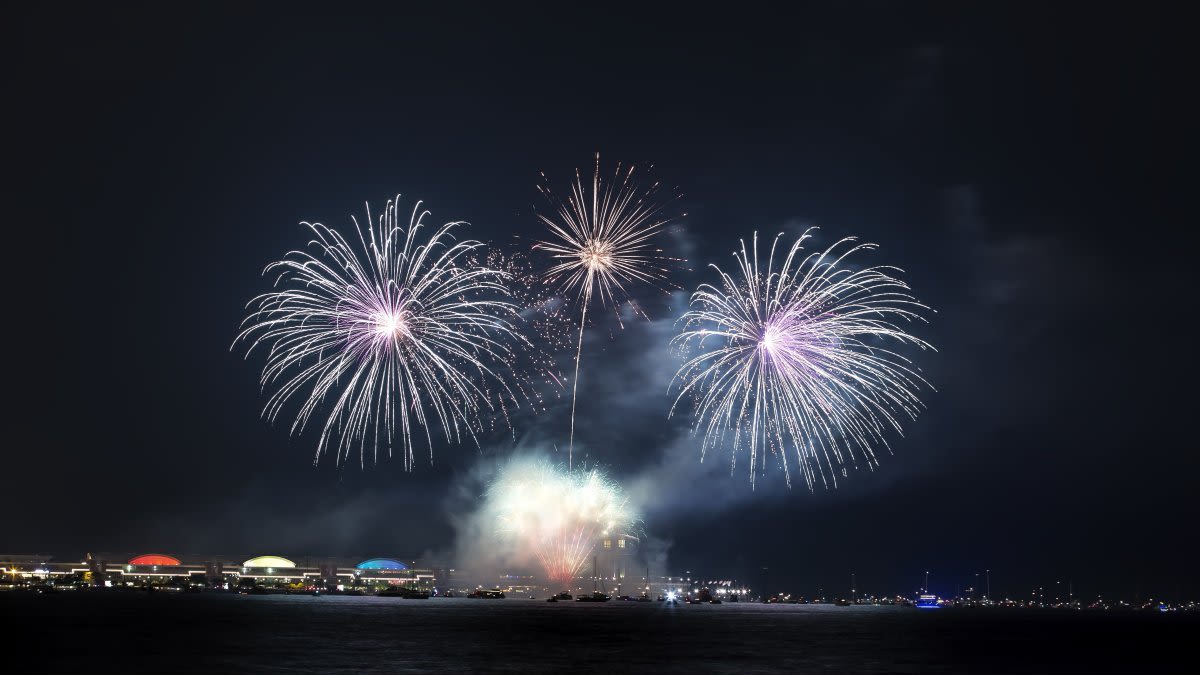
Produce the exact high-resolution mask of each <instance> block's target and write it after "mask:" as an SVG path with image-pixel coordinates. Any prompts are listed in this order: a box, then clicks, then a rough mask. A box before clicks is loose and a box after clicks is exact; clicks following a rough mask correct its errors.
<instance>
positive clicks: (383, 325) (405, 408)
mask: <svg viewBox="0 0 1200 675" xmlns="http://www.w3.org/2000/svg"><path fill="white" fill-rule="evenodd" d="M398 202H399V197H397V198H396V199H395V200H391V201H388V203H387V206H386V208H385V209H384V212H383V214H382V215H380V216H379V218H378V220H377V222H376V223H374V224H372V218H371V213H370V206H369V205H368V207H367V218H366V223H367V224H366V226H365V227H360V226H359V223H358V220H357V219H356V218H352V220H353V223H354V235H356V237H354V239H348V238H346V237H344V236H343V235H342V234H341V233H339V232H338V231H337V230H335V229H333V228H330V227H327V226H325V225H322V224H320V223H307V222H306V223H302V224H303V225H304V226H306V227H307V228H309V230H310V231H311V232H312V233H313V235H314V239H313V240H312V241H310V242H309V247H308V249H309V250H304V251H291V252H290V253H288V254H287V255H286V256H285V257H284V258H283V259H282V260H279V261H277V262H273V263H271V264H270V265H268V266H267V267H266V269H265V270H264V275H274V276H275V288H274V290H272V291H270V292H268V293H264V294H262V295H259V296H258V297H256V298H254V299H253V300H251V301H250V302H249V303H248V304H247V309H248V310H249V314H248V315H247V317H246V319H245V320H244V321H243V322H242V330H241V332H240V334H239V335H238V337H237V338H236V340H235V341H234V344H235V345H236V344H238V343H239V342H241V343H249V347H248V348H247V350H246V356H247V357H249V355H250V353H252V352H253V351H254V350H255V349H256V348H257V347H259V346H260V345H262V346H263V347H264V348H265V350H266V353H267V356H266V363H265V365H264V366H263V370H262V377H261V384H262V386H263V388H264V389H267V388H274V391H273V393H272V394H271V395H270V397H269V398H268V400H267V403H266V405H265V407H264V409H263V415H264V417H267V418H268V419H269V420H271V421H272V422H274V421H275V420H276V419H277V418H278V417H279V416H280V414H281V413H282V411H283V410H284V408H285V407H286V404H288V403H289V402H290V401H292V400H293V399H296V400H299V401H300V403H299V410H298V412H297V413H296V417H295V420H294V421H293V422H292V425H291V432H292V433H293V434H298V433H301V432H303V430H304V428H305V427H306V425H307V424H308V423H309V421H310V419H311V418H312V417H313V416H314V415H316V414H317V411H318V410H319V409H321V408H322V407H324V404H326V403H327V402H328V413H327V415H326V417H325V421H324V423H323V425H322V428H321V434H320V438H319V439H318V441H317V448H316V455H315V457H314V462H316V461H317V460H319V459H320V457H321V455H322V454H323V453H325V452H327V451H330V450H332V451H333V452H335V454H336V461H337V462H338V463H339V464H340V463H341V462H342V461H344V460H346V459H348V458H349V456H350V453H351V451H352V450H353V449H354V448H355V447H357V449H358V454H359V459H360V464H362V463H364V462H365V457H366V448H367V446H368V445H369V446H371V448H372V458H373V460H375V461H378V455H379V446H380V444H381V443H383V444H384V445H386V447H387V450H388V454H389V455H390V454H391V451H392V445H393V443H398V445H399V446H400V450H401V452H402V453H403V457H404V466H405V468H406V469H410V470H411V468H412V465H413V458H414V452H413V451H414V445H415V443H414V440H413V436H414V435H417V436H418V438H419V437H420V436H424V440H425V443H426V445H427V446H428V447H429V451H430V460H431V461H432V457H433V454H432V453H433V435H434V431H433V427H435V426H436V427H439V428H440V430H441V432H442V433H441V434H440V435H441V436H443V437H444V438H445V440H446V441H447V442H453V443H458V442H461V441H462V440H464V439H465V438H469V439H471V440H474V441H476V442H478V440H477V438H476V435H477V433H479V432H480V431H481V430H482V426H481V425H482V420H483V419H484V418H485V417H487V416H488V415H487V413H491V412H495V411H500V412H501V413H505V412H506V411H507V409H508V406H511V405H515V404H516V403H517V401H518V400H519V398H521V397H520V396H518V395H517V391H518V390H519V388H520V387H519V381H518V378H517V377H515V376H514V373H513V371H512V369H511V368H510V367H509V365H510V363H511V361H512V358H513V355H514V353H515V350H517V349H519V348H520V347H521V346H522V345H524V344H526V343H527V340H525V339H524V338H523V337H522V336H520V335H519V334H518V333H517V331H516V330H515V329H514V324H513V321H512V320H513V318H514V317H515V316H516V314H517V311H518V310H519V307H518V306H517V305H516V304H514V303H513V302H512V301H511V299H510V292H509V289H508V287H507V284H506V282H507V277H506V275H505V273H504V272H503V271H501V270H498V269H494V268H491V267H488V266H486V265H479V264H475V263H474V261H473V259H472V256H474V255H476V254H478V253H480V252H482V250H483V249H485V247H484V245H483V244H481V243H480V242H477V241H473V240H464V241H457V240H456V239H455V238H454V234H453V233H454V231H455V229H456V228H458V227H459V226H461V225H463V224H464V223H461V222H451V223H446V224H445V225H442V226H440V227H436V228H433V229H432V231H429V234H428V236H427V237H425V236H422V235H423V234H424V228H426V226H425V225H424V224H423V222H422V219H423V218H424V217H425V216H427V215H428V214H429V212H428V211H424V210H422V209H421V203H420V202H417V203H416V205H415V206H414V208H413V211H412V215H411V217H410V218H409V222H408V226H407V227H404V226H403V225H402V224H401V223H400V220H399V217H398V213H397V208H398Z"/></svg>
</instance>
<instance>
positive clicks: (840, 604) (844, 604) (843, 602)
mask: <svg viewBox="0 0 1200 675" xmlns="http://www.w3.org/2000/svg"><path fill="white" fill-rule="evenodd" d="M833 604H835V605H837V606H838V607H849V606H850V601H849V600H847V599H845V598H838V599H837V600H834V601H833Z"/></svg>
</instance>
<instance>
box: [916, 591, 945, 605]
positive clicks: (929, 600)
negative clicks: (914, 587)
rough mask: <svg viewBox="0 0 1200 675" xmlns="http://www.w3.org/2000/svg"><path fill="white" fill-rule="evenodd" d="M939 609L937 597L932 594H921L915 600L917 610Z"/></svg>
mask: <svg viewBox="0 0 1200 675" xmlns="http://www.w3.org/2000/svg"><path fill="white" fill-rule="evenodd" d="M939 607H941V604H939V601H938V596H936V595H934V594H932V593H922V594H921V595H920V597H918V598H917V608H918V609H938V608H939Z"/></svg>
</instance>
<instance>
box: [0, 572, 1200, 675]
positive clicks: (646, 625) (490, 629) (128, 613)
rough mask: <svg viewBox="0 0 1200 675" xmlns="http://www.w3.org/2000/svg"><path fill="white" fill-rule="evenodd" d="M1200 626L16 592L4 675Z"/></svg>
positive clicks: (1108, 645) (1029, 616) (1181, 654)
mask: <svg viewBox="0 0 1200 675" xmlns="http://www.w3.org/2000/svg"><path fill="white" fill-rule="evenodd" d="M1197 628H1200V617H1197V616H1195V615H1180V614H1173V615H1159V614H1156V613H1120V614H1103V613H1089V612H1084V613H1078V612H1075V613H1069V612H1064V613H1057V612H1052V611H1023V610H949V609H942V610H932V611H920V610H915V609H911V608H903V607H835V606H831V605H759V604H749V603H741V604H733V603H726V604H723V605H683V606H667V605H663V604H662V603H632V602H618V601H613V602H608V603H602V604H601V603H595V604H586V603H574V602H570V603H567V602H562V603H547V602H544V601H534V600H520V599H513V598H509V599H504V600H471V599H466V598H454V599H446V598H431V599H429V600H404V599H400V598H374V597H338V596H325V597H309V596H238V595H226V594H195V595H191V594H184V595H178V594H166V593H158V594H153V595H150V594H143V593H96V592H91V593H87V592H85V593H62V594H57V595H47V596H38V595H32V594H28V593H17V592H10V593H0V639H2V642H0V643H2V644H3V645H4V648H3V649H2V650H0V654H3V656H0V672H21V671H18V670H17V669H16V668H15V666H17V665H18V664H26V663H34V664H38V663H41V664H44V666H45V667H46V668H48V669H49V670H52V671H61V670H72V671H82V670H85V669H87V670H97V669H98V672H108V671H112V670H118V669H119V670H120V671H124V672H129V671H135V672H222V673H231V672H274V673H290V672H313V671H317V672H346V673H358V672H430V671H459V672H461V671H495V672H522V673H524V672H570V671H575V672H588V671H613V670H616V671H655V672H684V671H688V672H695V671H705V672H726V673H741V674H744V673H756V672H778V671H782V670H787V671H801V672H810V671H826V672H839V673H840V672H858V673H962V672H987V673H992V672H995V673H1040V672H1056V673H1062V672H1088V673H1095V672H1126V673H1130V672H1136V673H1145V672H1196V666H1197V663H1196V661H1195V657H1194V656H1191V655H1190V654H1189V653H1188V649H1187V648H1189V647H1191V646H1192V643H1194V641H1195V640H1196V638H1197V637H1200V632H1198V631H1197ZM1189 660H1190V661H1189Z"/></svg>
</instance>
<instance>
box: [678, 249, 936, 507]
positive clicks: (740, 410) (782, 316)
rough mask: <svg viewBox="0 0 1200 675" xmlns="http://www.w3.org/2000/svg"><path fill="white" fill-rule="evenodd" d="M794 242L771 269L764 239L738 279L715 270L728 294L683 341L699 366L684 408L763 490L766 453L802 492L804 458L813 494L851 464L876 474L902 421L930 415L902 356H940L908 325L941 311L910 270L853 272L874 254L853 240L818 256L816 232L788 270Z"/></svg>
mask: <svg viewBox="0 0 1200 675" xmlns="http://www.w3.org/2000/svg"><path fill="white" fill-rule="evenodd" d="M782 236H783V235H779V236H776V237H775V240H774V241H773V242H772V244H771V250H770V253H769V254H768V255H766V256H765V258H764V259H762V260H761V261H760V258H759V252H758V235H757V233H756V234H755V236H754V240H753V243H752V244H751V247H750V249H749V250H747V249H746V244H745V242H744V241H743V242H742V247H741V251H740V252H738V253H735V257H736V259H737V261H738V270H737V274H736V275H731V274H728V273H726V272H724V271H722V270H721V269H720V268H719V267H717V266H716V265H713V266H712V267H713V268H714V269H715V270H716V271H717V272H718V273H719V274H720V277H721V281H720V284H719V285H711V284H703V285H701V286H700V287H699V289H697V291H696V292H695V293H694V294H693V295H692V301H691V309H690V310H689V311H688V312H687V313H686V314H684V316H683V318H682V319H681V322H682V323H683V325H684V329H683V332H682V333H681V334H680V335H678V336H677V337H676V338H675V343H676V344H677V345H679V346H680V347H682V349H683V351H684V352H685V353H686V354H688V359H687V361H686V362H685V363H684V364H683V366H682V367H681V368H680V369H679V372H678V373H677V375H676V382H677V383H679V388H680V391H679V396H678V398H677V399H676V401H675V407H678V406H679V404H680V402H681V401H683V400H684V399H685V398H687V397H691V398H692V399H693V400H694V401H695V406H696V408H695V424H696V430H697V432H698V433H703V435H704V444H703V446H704V449H705V450H707V449H709V448H712V447H715V446H717V445H719V444H722V443H725V442H728V443H729V444H730V445H731V447H732V448H733V452H732V456H733V459H732V461H733V463H734V466H736V462H737V457H738V454H739V453H740V452H741V451H742V450H743V449H745V450H748V452H749V456H750V467H749V468H750V480H751V482H752V483H753V481H754V479H755V476H756V475H757V473H758V472H759V470H760V469H762V468H764V467H765V462H763V461H762V460H761V459H760V458H759V455H760V454H761V453H763V452H766V453H769V454H772V455H775V456H776V457H778V459H779V463H780V464H781V465H782V467H783V470H784V475H785V476H786V479H787V482H788V485H789V486H790V485H791V474H790V469H789V466H788V465H789V461H788V456H789V454H791V452H794V453H795V456H796V461H797V463H798V464H799V467H800V470H801V472H802V473H803V474H804V479H805V481H806V482H807V483H808V485H809V487H810V488H811V487H812V485H813V482H814V480H815V478H816V477H817V476H820V478H821V480H822V481H823V482H825V483H826V484H827V485H828V483H829V482H830V481H832V483H833V484H834V486H836V485H837V472H838V470H839V469H840V472H841V473H842V475H843V476H844V475H845V462H846V461H848V460H849V461H855V459H856V458H857V457H858V455H860V454H861V455H862V456H863V457H864V458H865V461H866V462H867V463H868V465H869V466H872V465H874V463H875V461H876V460H875V454H874V450H873V446H874V445H877V444H882V445H883V446H885V447H886V445H887V441H886V439H885V437H884V436H885V432H887V431H888V430H889V429H891V430H894V431H896V432H900V431H901V428H900V418H901V417H907V418H910V419H912V418H915V417H916V415H917V413H918V412H919V411H920V409H921V408H922V404H921V402H920V400H919V399H918V398H917V395H916V392H917V391H918V390H919V389H920V388H922V387H925V386H928V385H927V383H926V381H925V380H924V378H923V377H922V376H921V375H920V373H919V370H918V369H917V368H916V367H915V366H914V365H913V364H912V363H911V361H910V360H909V359H908V358H906V357H905V356H904V355H902V354H901V353H900V352H899V351H896V347H897V346H898V345H899V346H903V345H908V346H915V347H918V348H920V349H922V350H924V349H931V347H930V345H929V344H928V343H926V342H925V341H924V340H921V339H920V338H917V337H914V336H912V335H910V334H909V333H908V332H907V331H906V330H905V328H904V326H903V325H902V324H910V323H912V322H914V321H923V320H924V318H923V317H924V313H925V312H927V311H929V310H928V308H927V307H926V306H925V305H922V304H921V303H919V302H917V300H916V299H915V298H914V297H913V296H912V294H911V293H910V292H909V287H908V285H907V284H905V283H904V282H903V281H901V280H900V279H899V278H897V276H895V275H896V274H897V273H899V272H900V270H898V269H896V268H894V267H865V268H856V267H852V266H850V264H849V262H848V261H849V260H850V259H851V258H852V257H853V256H854V255H855V254H858V253H860V252H864V251H870V250H873V249H874V248H875V245H874V244H860V243H856V240H855V239H854V238H845V239H842V240H840V241H838V242H835V243H834V244H833V245H832V246H829V247H828V248H826V249H824V250H815V251H813V252H811V253H807V255H806V254H805V248H804V242H805V241H806V240H808V239H809V238H811V236H812V230H811V229H810V230H808V231H806V232H805V233H804V234H803V235H802V236H801V237H800V238H799V239H797V240H796V242H795V243H794V244H793V245H792V246H791V248H790V249H789V250H788V252H787V255H786V256H785V257H784V259H783V261H782V263H781V264H779V263H777V262H776V259H775V252H776V248H777V246H778V244H779V241H780V238H781V237H782ZM674 409H675V408H672V410H673V411H674Z"/></svg>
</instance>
